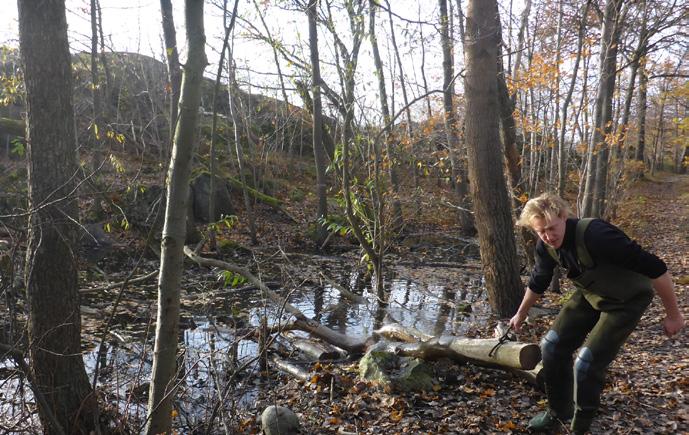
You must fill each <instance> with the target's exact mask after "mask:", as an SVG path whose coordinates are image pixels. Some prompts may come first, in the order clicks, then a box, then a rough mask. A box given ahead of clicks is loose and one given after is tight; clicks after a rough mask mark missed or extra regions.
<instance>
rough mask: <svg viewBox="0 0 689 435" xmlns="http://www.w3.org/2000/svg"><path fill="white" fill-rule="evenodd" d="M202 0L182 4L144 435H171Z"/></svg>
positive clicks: (201, 63) (201, 58)
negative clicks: (180, 61)
mask: <svg viewBox="0 0 689 435" xmlns="http://www.w3.org/2000/svg"><path fill="white" fill-rule="evenodd" d="M203 3H204V2H203V0H187V1H186V2H185V18H186V28H187V47H188V54H187V62H186V64H185V66H184V76H183V79H182V90H181V95H180V104H179V105H180V108H181V112H180V119H179V122H178V124H177V128H176V130H175V139H174V142H173V148H172V157H171V159H170V167H169V169H168V185H167V204H166V207H165V225H164V227H163V235H162V240H161V243H160V246H161V261H160V276H159V281H158V314H157V321H156V338H155V347H154V355H153V369H152V374H151V386H150V390H149V399H148V417H149V420H148V424H147V426H146V433H147V434H151V435H153V434H159V433H170V429H171V424H172V403H173V399H174V394H175V392H174V382H175V376H174V375H175V369H176V361H177V340H178V334H179V312H180V288H179V286H180V282H181V277H182V270H183V268H182V262H183V259H184V254H183V248H184V240H185V236H186V218H187V213H186V210H187V202H188V199H189V178H190V175H191V161H192V156H193V153H194V148H195V143H196V140H195V135H196V126H197V123H198V109H199V105H200V102H201V82H202V80H203V70H204V68H205V67H206V64H207V60H206V54H205V43H206V37H205V35H204V27H203Z"/></svg>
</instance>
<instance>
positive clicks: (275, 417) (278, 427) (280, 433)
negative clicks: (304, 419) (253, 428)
mask: <svg viewBox="0 0 689 435" xmlns="http://www.w3.org/2000/svg"><path fill="white" fill-rule="evenodd" d="M261 427H262V428H263V433H264V434H266V435H292V434H297V433H299V418H297V416H296V414H294V412H292V410H291V409H289V408H285V407H284V406H276V405H271V406H269V407H267V408H266V409H265V410H264V411H263V413H262V414H261Z"/></svg>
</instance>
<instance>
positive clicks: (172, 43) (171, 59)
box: [160, 0, 182, 162]
mask: <svg viewBox="0 0 689 435" xmlns="http://www.w3.org/2000/svg"><path fill="white" fill-rule="evenodd" d="M160 13H161V16H162V18H163V38H164V40H165V56H166V59H167V74H168V81H169V84H168V85H169V89H168V91H169V94H170V131H169V135H168V138H169V139H168V140H169V141H170V144H171V143H172V141H173V138H174V136H175V127H176V125H177V112H178V107H177V105H178V104H179V93H180V88H181V86H182V71H181V70H180V64H179V52H178V51H177V31H176V30H175V19H174V15H173V13H172V1H171V0H160ZM169 148H170V145H167V146H164V147H162V149H161V153H160V157H161V158H160V160H161V162H166V161H167V158H168V156H169Z"/></svg>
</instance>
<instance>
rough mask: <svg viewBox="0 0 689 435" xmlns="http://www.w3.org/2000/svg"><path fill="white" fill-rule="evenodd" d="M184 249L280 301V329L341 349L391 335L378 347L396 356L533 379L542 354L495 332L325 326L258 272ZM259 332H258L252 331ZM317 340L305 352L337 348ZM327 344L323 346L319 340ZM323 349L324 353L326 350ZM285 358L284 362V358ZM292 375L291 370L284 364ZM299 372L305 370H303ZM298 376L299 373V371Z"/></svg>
mask: <svg viewBox="0 0 689 435" xmlns="http://www.w3.org/2000/svg"><path fill="white" fill-rule="evenodd" d="M184 252H185V254H186V255H187V256H188V257H189V258H190V259H191V260H193V261H194V262H196V263H197V264H199V265H202V266H209V267H218V268H222V269H224V270H228V271H230V272H233V273H237V274H240V275H242V276H243V277H244V278H246V280H247V281H248V282H250V283H251V284H253V285H255V286H256V287H258V288H259V289H260V291H261V293H262V294H263V296H264V297H265V298H266V299H269V300H271V301H272V302H273V303H274V304H276V305H277V306H279V307H282V308H283V309H284V311H286V312H287V313H289V314H291V315H292V316H294V320H293V321H291V322H290V323H288V324H286V325H283V329H290V330H295V329H296V330H301V331H304V332H307V333H309V334H311V335H312V336H313V337H315V338H318V339H320V340H322V341H324V342H325V343H328V344H330V345H332V346H335V347H337V348H339V349H343V350H344V351H346V352H347V353H349V354H350V357H351V356H358V355H361V354H363V353H365V352H366V351H367V349H368V348H369V346H370V345H372V344H374V343H376V341H377V338H378V339H379V338H385V339H387V340H391V341H390V342H389V343H385V345H384V346H380V344H379V345H378V346H377V351H379V352H380V351H381V350H384V351H386V352H390V353H394V354H396V355H398V356H405V357H413V358H419V359H425V360H434V359H439V358H450V359H453V360H456V361H462V362H469V363H472V364H476V365H480V366H485V367H491V368H497V369H501V370H506V371H509V372H513V373H515V374H517V375H518V376H521V377H523V378H525V379H527V380H529V381H531V382H533V383H537V378H538V370H535V371H534V369H535V368H536V366H537V365H538V363H539V362H540V360H541V351H540V348H539V347H538V345H536V344H533V343H520V342H516V341H505V340H504V339H498V338H487V339H482V338H466V337H458V336H453V335H443V336H439V337H433V336H430V335H427V334H424V333H422V332H420V331H417V330H415V329H413V328H405V327H403V326H401V325H399V324H388V325H385V326H383V327H382V328H380V329H378V330H376V331H375V332H374V335H373V337H370V338H353V337H350V336H347V335H345V334H342V333H339V332H337V331H334V330H332V329H330V328H328V327H327V326H325V325H322V324H320V323H319V322H317V321H315V320H312V319H309V318H307V317H306V316H305V315H304V313H302V312H301V310H299V309H298V308H297V307H295V306H294V305H292V304H290V303H289V302H288V301H287V300H286V299H285V298H283V297H281V296H280V295H278V294H277V293H276V292H274V291H273V290H271V289H270V288H268V287H267V286H266V285H265V284H264V283H263V282H262V281H261V280H260V279H259V278H257V277H256V276H254V275H253V274H252V273H251V272H250V271H249V270H247V269H245V268H242V267H239V266H236V265H234V264H232V263H228V262H225V261H222V260H216V259H213V258H205V257H201V256H200V255H198V254H197V253H196V252H194V251H193V250H192V249H191V248H189V247H185V248H184ZM268 330H269V331H270V332H273V333H275V332H279V331H281V328H280V327H271V328H269V329H268ZM254 335H255V336H258V335H259V334H254ZM315 343H317V342H310V343H309V346H308V347H309V351H308V352H306V353H307V354H311V356H312V358H313V355H315V354H318V355H319V356H318V358H316V359H326V358H330V357H335V355H337V352H334V351H333V352H325V351H322V352H321V351H319V352H317V351H316V350H315V348H316V347H318V345H317V344H315ZM323 347H325V346H323ZM326 354H327V355H326ZM282 362H284V363H285V364H282ZM274 365H276V366H277V367H278V368H281V369H283V368H285V367H287V366H289V362H285V361H281V363H279V364H275V363H274ZM286 371H287V372H288V373H290V375H292V376H294V370H286ZM301 375H303V374H301ZM298 377H302V376H298Z"/></svg>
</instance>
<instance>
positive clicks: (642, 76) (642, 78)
mask: <svg viewBox="0 0 689 435" xmlns="http://www.w3.org/2000/svg"><path fill="white" fill-rule="evenodd" d="M647 98H648V72H647V71H646V59H644V58H642V59H641V62H640V65H639V109H638V110H639V117H638V120H637V132H638V133H637V134H638V136H637V138H636V154H635V156H634V157H635V158H636V160H638V161H640V162H643V161H644V153H645V152H646V108H647V105H648V102H647Z"/></svg>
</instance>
